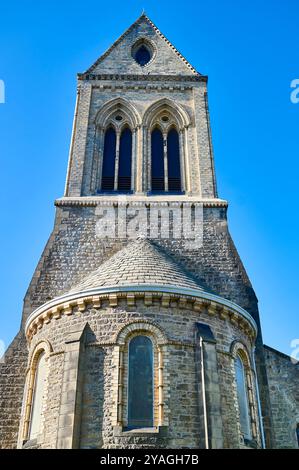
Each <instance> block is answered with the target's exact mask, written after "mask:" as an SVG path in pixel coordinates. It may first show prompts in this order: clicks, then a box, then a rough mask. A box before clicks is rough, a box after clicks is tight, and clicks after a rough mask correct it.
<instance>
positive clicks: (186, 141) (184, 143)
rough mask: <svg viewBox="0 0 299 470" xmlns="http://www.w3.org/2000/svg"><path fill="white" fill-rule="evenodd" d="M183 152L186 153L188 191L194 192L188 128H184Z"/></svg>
mask: <svg viewBox="0 0 299 470" xmlns="http://www.w3.org/2000/svg"><path fill="white" fill-rule="evenodd" d="M182 140H183V148H184V150H183V153H184V159H183V160H184V162H185V165H184V167H185V174H186V191H187V192H192V187H191V178H190V165H189V148H188V128H185V129H184V136H183V139H182Z"/></svg>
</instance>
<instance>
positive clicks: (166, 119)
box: [161, 116, 169, 122]
mask: <svg viewBox="0 0 299 470" xmlns="http://www.w3.org/2000/svg"><path fill="white" fill-rule="evenodd" d="M161 120H162V121H163V122H168V121H169V117H168V116H162V118H161Z"/></svg>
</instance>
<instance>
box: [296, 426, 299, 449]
mask: <svg viewBox="0 0 299 470" xmlns="http://www.w3.org/2000/svg"><path fill="white" fill-rule="evenodd" d="M296 436H297V444H298V447H299V423H298V424H297V427H296Z"/></svg>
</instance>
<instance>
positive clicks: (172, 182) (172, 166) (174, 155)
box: [167, 128, 182, 191]
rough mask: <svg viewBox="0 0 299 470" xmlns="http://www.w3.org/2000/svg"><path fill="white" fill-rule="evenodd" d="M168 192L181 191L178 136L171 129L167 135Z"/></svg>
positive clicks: (174, 130)
mask: <svg viewBox="0 0 299 470" xmlns="http://www.w3.org/2000/svg"><path fill="white" fill-rule="evenodd" d="M167 163H168V191H181V189H182V188H181V168H180V144H179V134H178V132H177V131H176V129H174V128H172V129H170V131H169V132H168V135H167Z"/></svg>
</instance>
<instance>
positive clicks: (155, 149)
mask: <svg viewBox="0 0 299 470" xmlns="http://www.w3.org/2000/svg"><path fill="white" fill-rule="evenodd" d="M151 144H152V145H151V150H152V191H164V189H165V183H164V143H163V135H162V132H161V131H160V129H154V130H153V132H152V138H151Z"/></svg>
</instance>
